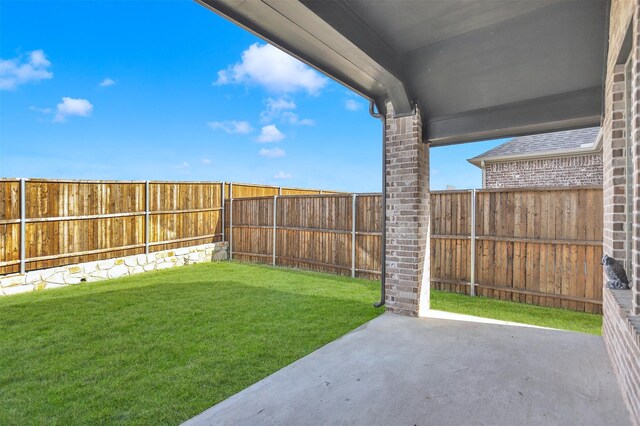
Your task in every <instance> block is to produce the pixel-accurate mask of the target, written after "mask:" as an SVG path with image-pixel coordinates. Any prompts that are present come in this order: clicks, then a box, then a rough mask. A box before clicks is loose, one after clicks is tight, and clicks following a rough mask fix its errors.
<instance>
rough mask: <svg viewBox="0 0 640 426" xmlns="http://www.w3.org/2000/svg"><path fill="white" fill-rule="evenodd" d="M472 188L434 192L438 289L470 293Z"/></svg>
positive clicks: (433, 260)
mask: <svg viewBox="0 0 640 426" xmlns="http://www.w3.org/2000/svg"><path fill="white" fill-rule="evenodd" d="M470 235H471V198H470V196H469V191H434V192H433V193H432V194H431V253H430V256H431V275H432V279H431V284H432V287H433V288H434V289H436V290H443V291H450V292H454V293H463V294H469V285H468V283H469V280H470V279H471V276H470V274H471V269H470V265H469V258H470V253H471V245H470V240H469V237H470Z"/></svg>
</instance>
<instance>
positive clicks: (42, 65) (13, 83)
mask: <svg viewBox="0 0 640 426" xmlns="http://www.w3.org/2000/svg"><path fill="white" fill-rule="evenodd" d="M50 66H51V62H49V60H48V59H47V57H46V55H45V54H44V51H42V50H34V51H33V52H29V54H27V55H20V56H18V57H16V58H13V59H0V90H15V89H16V88H17V87H18V86H19V85H20V84H25V83H29V82H37V81H40V80H48V79H50V78H53V73H52V72H51V71H49V70H48V69H47V68H49V67H50Z"/></svg>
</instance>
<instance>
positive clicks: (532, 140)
mask: <svg viewBox="0 0 640 426" xmlns="http://www.w3.org/2000/svg"><path fill="white" fill-rule="evenodd" d="M599 131H600V127H589V128H587V129H577V130H565V131H562V132H553V133H542V134H539V135H531V136H521V137H517V138H513V139H511V140H510V141H508V142H505V143H503V144H502V145H498V146H497V147H495V148H493V149H491V150H489V151H487V152H485V153H483V154H480V155H478V156H476V157H473V158H471V159H469V161H470V162H472V163H474V162H477V161H479V160H490V159H491V158H496V157H505V156H518V155H522V156H523V157H529V156H531V155H534V154H536V153H543V152H544V153H550V152H553V151H566V150H571V149H576V150H577V149H580V148H583V149H584V147H583V145H585V144H593V143H595V142H596V138H597V137H598V132H599Z"/></svg>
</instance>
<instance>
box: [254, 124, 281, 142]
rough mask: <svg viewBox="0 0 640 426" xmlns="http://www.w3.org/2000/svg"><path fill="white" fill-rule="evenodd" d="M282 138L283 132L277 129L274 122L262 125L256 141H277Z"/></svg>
mask: <svg viewBox="0 0 640 426" xmlns="http://www.w3.org/2000/svg"><path fill="white" fill-rule="evenodd" d="M284 138H285V136H284V133H282V132H281V131H280V130H278V128H277V127H276V125H275V124H269V125H268V126H264V127H263V128H262V130H260V136H258V139H257V141H258V142H261V143H265V142H278V141H281V140H282V139H284Z"/></svg>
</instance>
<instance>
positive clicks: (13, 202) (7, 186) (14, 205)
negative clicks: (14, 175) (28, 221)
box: [0, 179, 20, 275]
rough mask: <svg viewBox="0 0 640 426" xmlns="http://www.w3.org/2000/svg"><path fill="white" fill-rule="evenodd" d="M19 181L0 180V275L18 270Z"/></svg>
mask: <svg viewBox="0 0 640 426" xmlns="http://www.w3.org/2000/svg"><path fill="white" fill-rule="evenodd" d="M18 220H20V181H19V180H16V179H3V180H0V275H3V274H12V273H15V272H19V270H20V263H19V262H20V224H19V223H17V222H16V221H18Z"/></svg>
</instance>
